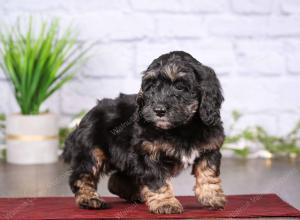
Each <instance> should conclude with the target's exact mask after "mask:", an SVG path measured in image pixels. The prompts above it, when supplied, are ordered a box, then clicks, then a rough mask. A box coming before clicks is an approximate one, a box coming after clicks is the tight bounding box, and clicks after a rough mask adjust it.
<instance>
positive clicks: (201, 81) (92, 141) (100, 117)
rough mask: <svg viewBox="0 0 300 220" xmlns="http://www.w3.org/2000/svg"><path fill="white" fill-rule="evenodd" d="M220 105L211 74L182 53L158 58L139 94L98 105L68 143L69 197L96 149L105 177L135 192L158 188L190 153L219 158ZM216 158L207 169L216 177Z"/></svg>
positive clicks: (88, 169)
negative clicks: (114, 178) (121, 180)
mask: <svg viewBox="0 0 300 220" xmlns="http://www.w3.org/2000/svg"><path fill="white" fill-rule="evenodd" d="M222 101H223V96H222V91H221V86H220V83H219V81H218V79H217V77H216V74H215V73H214V71H213V70H212V69H211V68H210V67H207V66H205V65H202V64H201V63H200V62H198V61H197V60H196V59H194V58H193V57H192V56H191V55H189V54H187V53H185V52H182V51H175V52H171V53H168V54H164V55H162V56H160V57H159V58H157V59H155V60H154V61H153V62H152V63H151V64H150V66H149V67H148V69H147V70H146V71H145V72H144V73H143V80H142V85H141V90H140V91H139V93H138V94H136V95H125V94H120V96H119V97H118V98H116V99H103V100H101V101H99V102H98V104H97V105H96V106H95V107H94V108H93V109H91V110H90V111H89V112H88V113H87V114H86V115H85V116H84V118H83V119H82V121H81V122H80V124H79V126H78V127H77V128H76V129H75V130H74V132H72V133H71V134H70V136H69V137H68V139H67V140H66V142H65V149H64V153H63V157H64V159H65V161H67V162H71V168H72V174H71V176H70V186H71V189H72V191H73V192H74V193H76V192H77V191H78V186H77V185H76V184H75V182H76V181H77V180H78V179H80V178H81V177H82V175H84V174H91V173H92V172H93V167H95V164H96V161H95V158H94V157H93V155H92V153H91V152H92V151H93V150H94V149H96V148H98V149H101V151H103V152H104V154H105V158H106V159H105V160H104V161H103V163H104V165H103V169H102V170H101V172H102V173H109V172H112V171H116V172H118V173H119V174H120V175H121V176H124V181H126V180H127V179H131V180H130V181H131V182H132V183H134V184H133V185H134V186H136V187H138V186H148V187H149V188H150V189H152V190H156V189H158V188H160V187H161V186H162V185H163V184H164V183H165V181H166V180H167V179H168V178H170V177H172V176H174V175H176V174H178V173H179V172H180V170H181V169H182V168H183V167H185V165H186V164H184V163H185V162H186V160H184V159H186V158H188V159H189V158H191V157H192V154H193V152H197V154H196V155H197V157H196V158H194V159H195V161H199V160H201V159H203V158H205V157H206V155H208V154H211V152H219V148H220V147H221V145H222V143H223V139H224V132H223V127H222V121H221V118H220V108H221V103H222ZM148 145H150V147H152V148H151V149H152V150H150V151H149V149H148V147H147V146H148ZM216 155H217V156H215V157H213V159H211V160H210V161H209V163H210V166H215V167H217V171H218V172H219V166H220V159H221V156H220V154H219V153H217V154H216ZM97 181H98V179H97V177H95V178H94V182H95V183H97ZM111 182H113V181H111ZM128 184H131V183H130V182H129V183H128ZM112 191H113V190H112ZM114 193H116V192H114Z"/></svg>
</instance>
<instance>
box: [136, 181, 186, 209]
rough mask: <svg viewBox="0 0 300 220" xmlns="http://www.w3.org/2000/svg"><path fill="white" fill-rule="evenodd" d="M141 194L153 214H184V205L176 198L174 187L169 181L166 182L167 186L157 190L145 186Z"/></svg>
mask: <svg viewBox="0 0 300 220" xmlns="http://www.w3.org/2000/svg"><path fill="white" fill-rule="evenodd" d="M141 194H142V197H143V199H144V201H145V202H146V204H147V206H148V208H149V210H150V212H152V213H156V214H174V213H182V212H183V208H182V205H181V204H180V202H179V201H178V200H177V199H176V198H175V196H174V193H173V189H172V185H171V184H170V182H169V181H166V182H165V184H164V185H163V186H162V187H160V188H159V189H157V190H151V189H149V187H148V186H144V187H143V188H142V191H141Z"/></svg>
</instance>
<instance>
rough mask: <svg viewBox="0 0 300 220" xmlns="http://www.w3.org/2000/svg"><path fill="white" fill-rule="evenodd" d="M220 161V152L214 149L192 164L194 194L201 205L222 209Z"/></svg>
mask: <svg viewBox="0 0 300 220" xmlns="http://www.w3.org/2000/svg"><path fill="white" fill-rule="evenodd" d="M220 161H221V153H220V152H219V151H218V150H215V151H211V152H208V153H205V154H203V155H202V156H201V157H200V158H198V159H197V160H196V161H195V164H194V166H193V174H194V175H195V177H196V185H195V188H194V190H195V195H196V197H197V199H198V201H199V202H200V203H201V204H202V205H204V206H206V207H210V208H213V209H223V208H224V205H225V203H226V199H225V195H224V192H223V190H222V187H221V179H220V177H219V175H220Z"/></svg>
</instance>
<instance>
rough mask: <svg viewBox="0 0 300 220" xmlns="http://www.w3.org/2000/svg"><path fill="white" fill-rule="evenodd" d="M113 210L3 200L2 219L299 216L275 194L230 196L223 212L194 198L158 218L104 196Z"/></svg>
mask: <svg viewBox="0 0 300 220" xmlns="http://www.w3.org/2000/svg"><path fill="white" fill-rule="evenodd" d="M104 199H105V200H106V201H107V202H109V203H110V205H111V208H110V209H106V210H82V209H79V208H77V207H76V206H75V204H74V198H70V197H49V198H1V199H0V219H106V218H107V219H108V218H138V219H145V218H190V219H191V218H200V217H215V218H216V217H220V218H221V217H223V218H235V217H236V218H238V217H239V218H244V217H300V211H298V210H297V209H295V208H293V207H292V206H290V205H289V204H287V203H286V202H284V201H283V200H281V199H280V198H279V197H278V196H277V195H275V194H264V195H234V196H227V199H228V203H227V205H226V207H225V209H224V210H221V211H209V210H206V209H204V208H202V207H201V206H200V204H199V203H198V202H197V201H196V199H195V198H194V197H192V196H181V197H178V199H179V200H180V201H181V203H182V204H183V207H184V213H183V214H180V215H173V214H172V215H155V214H151V213H149V212H148V210H147V208H146V206H145V205H143V204H131V203H127V202H125V201H124V200H121V199H119V198H115V197H109V198H108V197H106V198H105V197H104Z"/></svg>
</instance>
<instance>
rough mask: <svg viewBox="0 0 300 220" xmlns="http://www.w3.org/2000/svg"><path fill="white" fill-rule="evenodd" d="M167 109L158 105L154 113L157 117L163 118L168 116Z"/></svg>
mask: <svg viewBox="0 0 300 220" xmlns="http://www.w3.org/2000/svg"><path fill="white" fill-rule="evenodd" d="M166 111H167V109H166V108H165V107H164V106H162V105H157V106H155V107H154V112H155V113H156V115H157V116H159V117H162V116H164V115H165V114H166Z"/></svg>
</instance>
